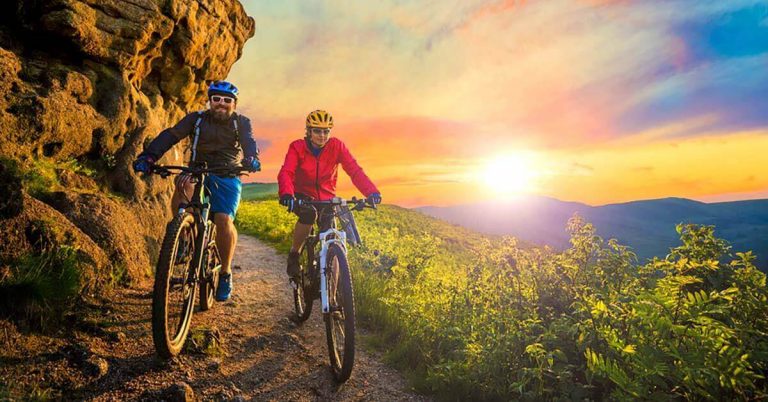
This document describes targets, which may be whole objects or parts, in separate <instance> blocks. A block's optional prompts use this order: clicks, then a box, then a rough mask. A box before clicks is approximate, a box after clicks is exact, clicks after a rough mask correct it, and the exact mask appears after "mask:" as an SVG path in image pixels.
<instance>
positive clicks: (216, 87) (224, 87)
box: [208, 81, 237, 99]
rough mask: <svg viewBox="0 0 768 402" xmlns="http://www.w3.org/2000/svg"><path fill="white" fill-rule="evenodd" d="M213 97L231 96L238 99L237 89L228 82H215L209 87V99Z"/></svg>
mask: <svg viewBox="0 0 768 402" xmlns="http://www.w3.org/2000/svg"><path fill="white" fill-rule="evenodd" d="M212 95H224V96H231V97H233V98H235V99H237V87H236V86H234V85H232V83H230V82H227V81H214V82H212V83H211V85H210V86H209V87H208V97H209V98H210V97H211V96H212Z"/></svg>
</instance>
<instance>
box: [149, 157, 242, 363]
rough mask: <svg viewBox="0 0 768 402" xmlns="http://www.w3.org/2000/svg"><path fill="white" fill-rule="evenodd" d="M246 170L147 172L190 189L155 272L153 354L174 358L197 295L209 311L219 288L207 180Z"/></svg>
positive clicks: (168, 232) (162, 169)
mask: <svg viewBox="0 0 768 402" xmlns="http://www.w3.org/2000/svg"><path fill="white" fill-rule="evenodd" d="M248 171H249V170H248V169H247V168H240V167H237V168H211V169H209V168H207V167H206V166H205V165H204V164H201V165H200V166H192V167H187V166H161V165H154V166H153V167H152V170H151V172H152V173H154V174H158V175H160V176H161V177H163V178H166V177H168V176H170V175H171V174H180V173H185V174H188V175H190V176H191V177H192V181H193V183H194V184H195V189H194V192H193V195H192V198H191V200H189V202H188V203H186V204H181V205H180V206H179V210H178V212H177V213H176V215H175V216H174V217H173V219H172V220H171V221H170V222H169V223H168V226H166V229H165V237H164V238H163V245H162V248H161V249H160V258H159V259H158V262H157V269H156V270H155V286H154V291H153V293H152V338H153V340H154V343H155V349H156V350H157V354H158V355H160V356H161V357H164V358H170V357H173V356H176V355H177V354H179V352H180V351H181V348H182V347H183V346H184V342H185V341H186V339H187V334H188V333H189V326H190V322H191V321H192V313H193V311H194V308H195V295H196V294H197V293H198V292H199V294H200V297H199V301H200V310H201V311H206V310H208V309H209V308H211V307H212V306H213V302H214V295H215V292H216V287H217V286H218V284H219V271H220V270H221V257H220V256H219V251H218V249H217V248H216V225H215V224H214V223H213V216H210V210H211V205H210V203H209V197H210V193H209V192H208V190H207V189H206V188H205V185H204V184H205V181H206V180H207V178H208V175H209V174H215V175H238V174H241V173H244V172H248Z"/></svg>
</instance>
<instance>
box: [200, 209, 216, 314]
mask: <svg viewBox="0 0 768 402" xmlns="http://www.w3.org/2000/svg"><path fill="white" fill-rule="evenodd" d="M211 225H212V227H211V236H210V238H209V239H208V248H207V250H206V253H205V256H204V258H203V264H205V265H204V266H203V277H202V278H200V295H199V297H200V310H201V311H207V310H208V309H210V308H211V307H213V303H214V301H215V299H214V297H215V295H216V287H217V286H219V271H220V270H221V257H220V256H219V250H218V249H217V248H216V226H213V223H211Z"/></svg>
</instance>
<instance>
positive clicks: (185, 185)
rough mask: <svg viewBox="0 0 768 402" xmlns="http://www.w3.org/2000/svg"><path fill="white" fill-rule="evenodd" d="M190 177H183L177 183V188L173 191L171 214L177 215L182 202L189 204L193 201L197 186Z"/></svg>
mask: <svg viewBox="0 0 768 402" xmlns="http://www.w3.org/2000/svg"><path fill="white" fill-rule="evenodd" d="M190 179H191V177H190V176H181V177H179V178H178V179H177V181H176V186H175V187H174V189H173V197H172V198H171V208H172V210H171V213H172V214H173V215H176V211H178V210H179V205H180V204H181V203H182V202H189V200H191V199H192V192H193V191H195V184H194V183H192V180H190Z"/></svg>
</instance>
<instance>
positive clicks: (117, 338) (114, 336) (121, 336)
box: [109, 332, 125, 343]
mask: <svg viewBox="0 0 768 402" xmlns="http://www.w3.org/2000/svg"><path fill="white" fill-rule="evenodd" d="M109 340H110V341H112V342H114V343H123V342H125V333H123V332H110V334H109Z"/></svg>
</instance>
